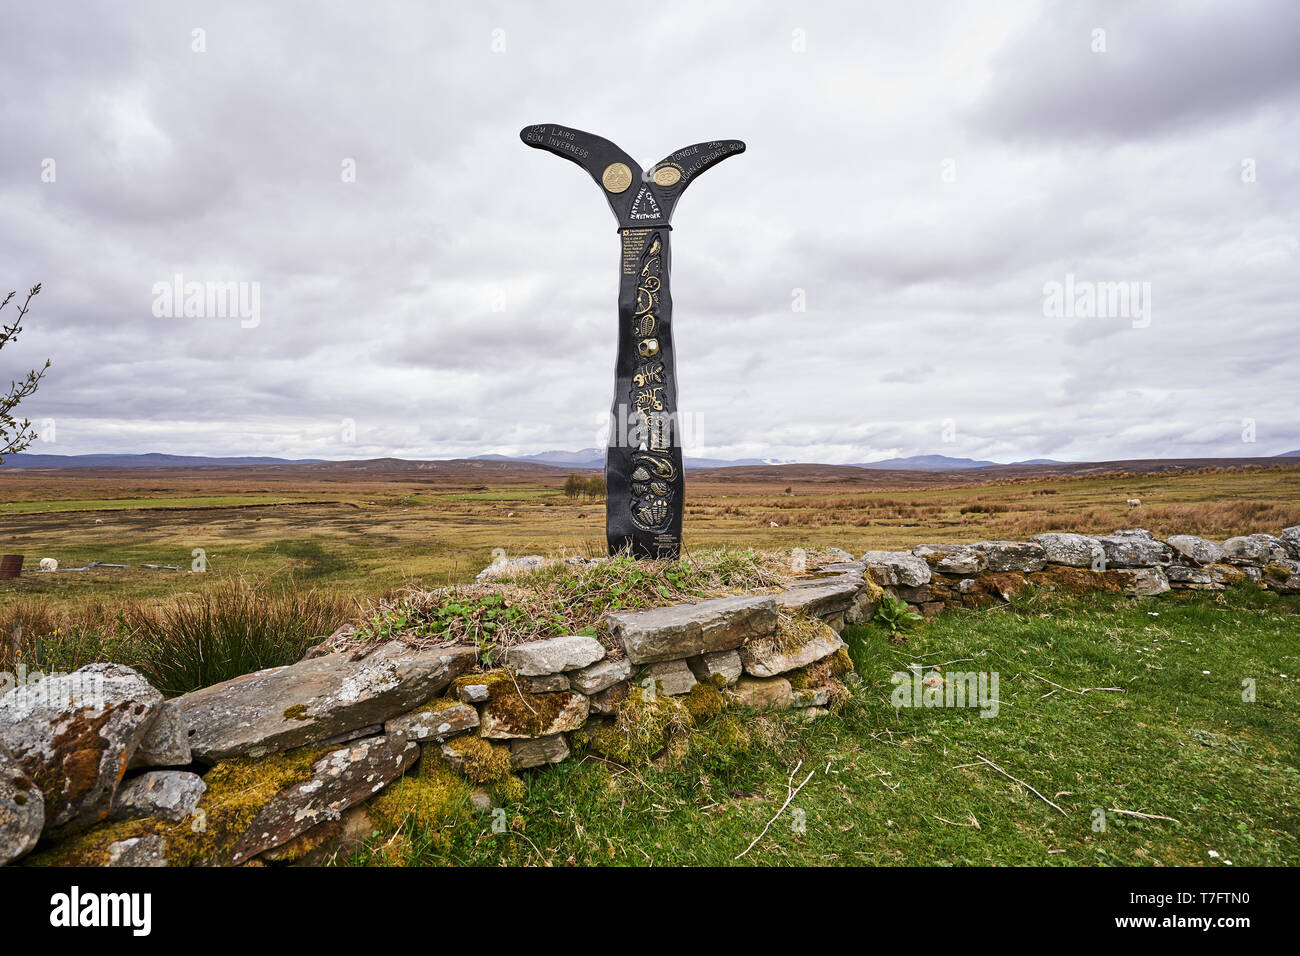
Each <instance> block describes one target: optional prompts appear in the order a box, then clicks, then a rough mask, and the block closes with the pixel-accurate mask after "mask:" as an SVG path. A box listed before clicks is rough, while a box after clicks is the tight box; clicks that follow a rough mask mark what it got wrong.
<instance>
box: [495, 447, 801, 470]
mask: <svg viewBox="0 0 1300 956" xmlns="http://www.w3.org/2000/svg"><path fill="white" fill-rule="evenodd" d="M470 461H528V462H532V463H533V464H536V465H555V466H557V467H559V468H604V467H605V451H604V449H602V448H584V449H582V450H581V451H544V452H539V453H538V454H536V455H516V456H510V455H475V456H474V457H473V458H471V459H470ZM683 464H684V465H685V467H687V468H729V467H733V466H736V465H771V464H776V462H775V461H774V460H771V459H763V458H738V459H736V460H734V461H733V460H730V459H725V458H690V457H687V458H686V459H685V460H684V461H683Z"/></svg>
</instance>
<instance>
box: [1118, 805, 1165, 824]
mask: <svg viewBox="0 0 1300 956" xmlns="http://www.w3.org/2000/svg"><path fill="white" fill-rule="evenodd" d="M1106 812H1107V813H1120V814H1123V815H1124V816H1126V817H1137V818H1138V819H1139V820H1168V821H1169V822H1170V823H1177V824H1178V825H1179V826H1182V825H1183V821H1181V820H1175V819H1174V818H1173V817H1162V816H1161V815H1160V814H1158V813H1139V812H1138V811H1136V810H1116V809H1115V808H1114V807H1111V808H1110V809H1109V810H1107V811H1106Z"/></svg>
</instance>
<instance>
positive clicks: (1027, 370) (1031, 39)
mask: <svg viewBox="0 0 1300 956" xmlns="http://www.w3.org/2000/svg"><path fill="white" fill-rule="evenodd" d="M272 6H273V7H274V9H273V10H272V9H269V8H270V7H272ZM976 6H977V5H975V4H968V3H957V2H952V3H898V2H888V3H863V2H842V3H821V4H810V3H805V2H800V3H794V2H791V3H767V4H755V3H736V4H734V5H733V4H721V3H719V4H707V3H700V2H690V3H672V2H661V3H653V4H646V3H629V4H618V3H614V2H600V3H547V4H537V3H523V2H517V3H482V2H473V3H471V2H469V0H447V2H439V3H409V4H401V3H393V4H387V3H374V2H366V3H351V2H349V3H342V2H334V3H300V4H291V3H276V4H274V5H270V4H258V3H251V2H250V3H234V2H226V3H222V4H220V5H219V6H218V5H215V4H198V3H195V4H189V3H181V2H175V0H167V2H159V3H131V2H125V3H113V4H84V3H83V4H75V5H73V4H66V5H65V4H56V3H45V4H13V5H10V6H9V7H8V8H7V10H6V13H5V26H4V30H3V32H2V33H0V88H3V90H4V95H3V97H0V120H2V126H3V131H4V132H3V137H4V145H3V148H0V284H3V285H4V286H5V287H6V289H5V291H7V290H8V289H9V288H14V289H25V288H26V287H28V286H30V285H31V284H32V283H34V282H36V281H40V282H43V283H44V291H43V292H42V293H41V294H40V296H39V298H38V299H37V300H35V303H34V308H33V311H32V313H31V315H30V316H29V320H28V325H27V331H26V332H25V333H24V336H23V338H22V339H21V340H20V342H19V344H18V345H17V346H15V347H12V348H6V349H5V350H4V351H3V353H0V375H3V377H4V379H5V380H6V381H7V380H8V379H9V378H11V377H14V376H15V375H18V374H20V373H21V372H22V371H24V370H25V368H26V367H30V366H31V365H34V364H37V363H38V362H39V361H41V360H43V359H44V358H46V356H49V357H50V358H52V359H53V362H54V365H53V368H52V369H51V370H50V372H49V374H48V376H47V378H46V380H45V382H44V384H43V385H42V387H41V389H40V391H39V392H38V393H37V395H36V396H35V397H33V398H32V399H31V400H30V401H29V402H28V403H27V404H26V406H25V407H24V410H25V413H26V414H27V416H28V417H30V418H31V419H33V420H34V421H35V422H36V423H37V424H38V425H40V426H42V427H43V429H44V431H45V432H46V433H47V435H46V439H43V440H41V441H38V442H37V443H36V444H34V445H33V446H32V448H31V449H29V450H30V451H32V452H43V453H54V454H58V453H62V454H80V453H89V452H145V451H158V452H168V453H173V454H210V455H232V454H261V455H279V456H286V457H318V458H336V457H337V458H367V457H375V456H382V455H396V456H401V457H407V458H445V457H459V456H468V455H473V454H482V453H489V452H502V453H530V452H538V451H543V450H547V449H578V448H584V447H591V446H594V445H596V444H597V443H598V441H599V440H600V433H601V429H602V426H603V424H604V422H605V419H606V415H607V412H608V407H609V402H610V398H611V393H612V384H613V364H614V349H615V342H616V296H617V283H618V259H619V246H618V241H617V236H616V233H615V228H614V220H613V217H612V216H611V215H610V212H609V209H608V206H607V205H606V203H605V201H604V199H603V198H602V196H601V195H600V194H599V190H598V188H597V187H596V186H595V185H594V184H593V183H592V182H591V181H590V180H589V179H588V178H587V177H586V176H585V175H584V174H583V173H582V172H581V171H580V170H579V169H578V168H577V167H575V166H573V165H571V164H568V163H565V162H562V161H561V160H560V159H558V158H556V157H554V156H549V155H547V154H545V153H542V152H538V151H535V150H530V149H527V148H526V147H525V146H524V145H523V144H522V143H521V142H520V140H519V136H518V134H519V130H520V129H521V128H522V127H523V126H525V125H528V124H532V123H561V124H565V125H568V126H573V127H577V128H579V129H585V130H588V131H590V132H593V133H597V134H599V135H602V136H605V137H607V138H609V139H611V140H613V141H614V142H616V143H617V144H619V145H620V146H622V147H623V148H624V149H626V150H627V151H628V152H629V153H630V154H631V155H632V156H633V157H635V158H637V159H638V160H640V161H642V162H643V163H644V164H646V165H649V164H651V163H652V162H654V161H656V160H658V159H659V158H661V157H663V156H664V155H666V154H667V153H669V152H670V151H672V150H675V149H677V148H679V147H681V146H685V145H688V144H691V143H695V142H699V141H702V140H712V139H723V138H736V139H743V140H745V141H746V143H747V144H748V151H747V152H745V153H744V154H743V155H740V156H737V157H733V158H730V159H728V160H727V161H726V162H725V163H723V164H721V165H720V166H718V167H717V168H715V169H714V170H712V171H710V172H709V173H708V174H707V175H706V176H703V177H702V178H701V180H700V181H699V182H698V183H696V184H695V185H694V187H693V188H692V189H691V190H690V191H689V193H688V194H687V196H686V197H685V198H683V200H682V202H681V204H680V205H679V207H678V209H677V212H676V215H675V217H674V222H673V225H674V232H673V251H674V261H673V276H672V281H673V297H674V303H675V313H674V323H673V324H674V328H675V341H676V345H677V361H678V378H679V389H680V404H681V408H682V410H683V411H684V412H685V413H686V414H687V415H690V416H692V419H691V422H690V424H691V432H690V437H691V438H692V440H691V442H690V443H689V444H688V446H687V453H688V454H691V455H696V456H704V455H707V456H711V457H725V458H740V457H765V458H777V459H782V460H798V461H824V462H855V461H870V460H874V459H880V458H886V457H891V456H894V455H912V454H932V453H933V454H947V455H954V456H965V457H974V458H987V459H993V460H997V461H1012V460H1020V459H1028V458H1038V457H1050V458H1057V459H1064V460H1090V459H1091V460H1097V459H1112V458H1145V457H1191V456H1239V455H1271V454H1277V453H1280V452H1284V451H1288V450H1291V449H1295V448H1300V416H1298V415H1297V409H1298V408H1300V151H1298V150H1297V145H1298V144H1300V136H1298V135H1297V134H1298V133H1300V55H1297V51H1298V50H1300V4H1297V3H1295V2H1294V0H1276V2H1262V0H1261V2H1252V0H1235V2H1232V3H1215V4H1211V3H1205V4H1200V3H1195V2H1187V0H1181V2H1169V3H1156V2H1149V3H1142V4H1133V3H1123V2H1116V3H1069V4H1044V3H1029V2H1007V3H987V4H980V5H978V6H979V9H978V10H977V9H976ZM1098 31H1103V32H1098ZM353 171H355V176H354V177H353V176H352V175H351V174H352V172H353ZM353 179H354V181H350V180H353ZM178 274H179V275H181V276H183V281H185V282H239V283H244V284H245V285H244V286H243V287H242V288H243V289H244V290H245V291H246V293H247V294H249V295H251V294H252V290H253V289H256V290H257V294H258V296H259V299H258V301H257V305H258V308H257V310H256V315H255V316H252V317H251V318H249V317H245V318H243V319H241V317H240V316H239V315H231V316H216V315H205V316H190V317H185V316H183V315H182V316H168V315H165V314H164V315H158V314H156V313H158V312H159V311H160V310H161V309H160V306H159V305H158V303H157V302H156V299H157V298H158V292H157V289H158V285H157V284H158V283H169V284H170V283H172V282H174V277H175V276H176V275H178ZM1067 275H1069V276H1073V277H1074V278H1073V280H1072V281H1073V283H1074V285H1073V286H1072V288H1073V289H1074V290H1075V294H1076V295H1077V294H1078V290H1079V289H1086V288H1089V287H1090V284H1094V285H1095V284H1101V283H1120V282H1122V283H1136V284H1137V285H1136V286H1135V287H1134V288H1135V289H1136V290H1137V291H1138V293H1139V294H1138V295H1137V296H1136V297H1135V298H1134V299H1133V300H1132V301H1131V302H1130V303H1129V309H1128V313H1127V314H1121V315H1099V314H1084V315H1080V314H1077V313H1078V312H1080V311H1082V312H1085V313H1086V312H1088V307H1087V305H1086V301H1084V302H1082V303H1081V305H1080V308H1078V309H1073V308H1071V309H1067V310H1065V312H1066V313H1067V314H1059V313H1058V314H1053V309H1052V307H1051V305H1050V302H1049V299H1050V296H1049V294H1048V293H1049V292H1050V290H1051V289H1052V288H1053V287H1052V285H1051V284H1052V283H1059V284H1060V285H1061V286H1062V287H1064V286H1065V283H1066V282H1067ZM254 284H256V285H254ZM167 288H170V285H168V286H167ZM1143 289H1146V290H1149V297H1148V296H1143V295H1141V292H1142V290H1143ZM1103 298H1104V296H1103ZM251 302H252V300H249V303H250V305H251ZM801 302H802V303H803V304H804V306H805V309H804V311H797V310H796V307H797V306H798V305H799V304H800V303H801ZM1072 304H1073V303H1072ZM1147 306H1149V309H1147ZM11 309H12V303H11V305H10V307H9V308H8V309H6V311H5V312H4V313H0V317H4V316H6V315H8V314H9V312H10V310H11ZM249 311H250V312H251V309H250V310H249ZM1093 311H1094V312H1095V311H1097V310H1096V309H1094V310H1093ZM51 423H52V424H53V428H52V429H51V428H50V424H51ZM348 423H352V427H349V425H348ZM51 437H52V438H53V441H49V440H48V438H51ZM1252 437H1253V438H1254V439H1255V440H1254V441H1253V443H1252V442H1250V441H1247V440H1244V439H1250V438H1252Z"/></svg>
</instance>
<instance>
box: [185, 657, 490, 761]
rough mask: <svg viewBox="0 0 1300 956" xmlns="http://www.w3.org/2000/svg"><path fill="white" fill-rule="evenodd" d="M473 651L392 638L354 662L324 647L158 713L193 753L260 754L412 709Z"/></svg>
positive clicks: (211, 756) (207, 757) (468, 661)
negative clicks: (179, 730) (318, 653)
mask: <svg viewBox="0 0 1300 956" xmlns="http://www.w3.org/2000/svg"><path fill="white" fill-rule="evenodd" d="M476 658H477V653H476V652H475V650H474V649H473V648H468V647H451V648H434V649H432V650H416V649H412V648H409V647H407V646H406V645H404V644H403V643H402V642H401V641H391V642H389V643H388V644H385V645H384V646H383V647H381V648H379V649H378V650H377V651H375V652H374V653H373V654H371V655H370V656H369V657H366V658H364V659H362V660H360V661H353V660H351V658H350V657H349V655H347V654H343V653H339V654H329V655H327V656H325V657H317V658H312V659H311V660H305V661H300V662H299V663H297V664H290V665H289V666H287V667H273V668H270V669H268V670H263V671H257V672H256V673H253V674H246V675H245V676H243V677H236V678H235V679H234V680H229V681H226V682H225V683H222V684H215V685H213V686H212V687H205V688H203V689H201V690H196V691H194V692H192V693H189V694H185V695H184V696H182V697H177V698H174V699H173V700H169V701H168V702H167V703H166V704H165V705H164V707H163V713H164V715H165V717H166V718H167V719H168V720H169V721H174V723H175V725H178V726H180V727H183V728H184V729H185V733H186V734H187V738H188V741H189V746H190V750H191V752H192V754H193V757H194V759H196V760H201V761H203V762H204V763H216V762H218V761H220V760H226V759H228V758H230V757H242V756H248V757H260V756H265V755H266V754H271V753H279V752H281V751H284V750H289V749H290V748H293V747H302V746H305V745H308V744H314V743H319V742H321V741H324V740H328V739H329V738H331V737H334V736H336V735H338V734H343V733H347V732H348V731H351V730H356V729H358V728H361V727H366V726H369V725H371V724H382V723H384V722H385V721H387V720H388V719H389V718H391V717H396V716H397V715H399V714H402V713H405V712H406V711H409V710H414V709H415V708H417V707H419V706H421V705H422V704H425V703H427V702H428V701H429V700H431V699H432V698H433V697H435V696H436V695H437V694H438V692H439V691H441V690H442V689H443V688H444V687H446V686H447V685H448V684H449V683H450V682H451V680H452V678H454V677H456V676H457V675H458V674H460V673H461V672H463V671H465V670H467V669H468V668H469V667H471V666H472V665H473V664H474V661H475V659H476Z"/></svg>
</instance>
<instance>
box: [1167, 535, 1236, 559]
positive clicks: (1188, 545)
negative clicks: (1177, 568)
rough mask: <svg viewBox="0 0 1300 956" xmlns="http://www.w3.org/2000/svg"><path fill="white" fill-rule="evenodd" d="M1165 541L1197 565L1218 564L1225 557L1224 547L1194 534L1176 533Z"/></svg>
mask: <svg viewBox="0 0 1300 956" xmlns="http://www.w3.org/2000/svg"><path fill="white" fill-rule="evenodd" d="M1165 543H1166V544H1167V545H1169V547H1171V548H1173V549H1174V550H1175V551H1177V552H1178V553H1179V554H1180V555H1182V556H1183V557H1184V558H1186V559H1187V560H1189V561H1192V562H1194V563H1195V564H1197V565H1206V564H1218V563H1219V562H1220V561H1222V560H1223V559H1224V557H1225V555H1224V553H1223V549H1222V548H1221V547H1219V546H1218V545H1217V544H1215V543H1214V542H1213V541H1210V540H1208V539H1206V538H1198V537H1197V536H1196V535H1194V534H1176V535H1174V536H1173V537H1172V538H1169V539H1168V540H1167V541H1166V542H1165Z"/></svg>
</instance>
